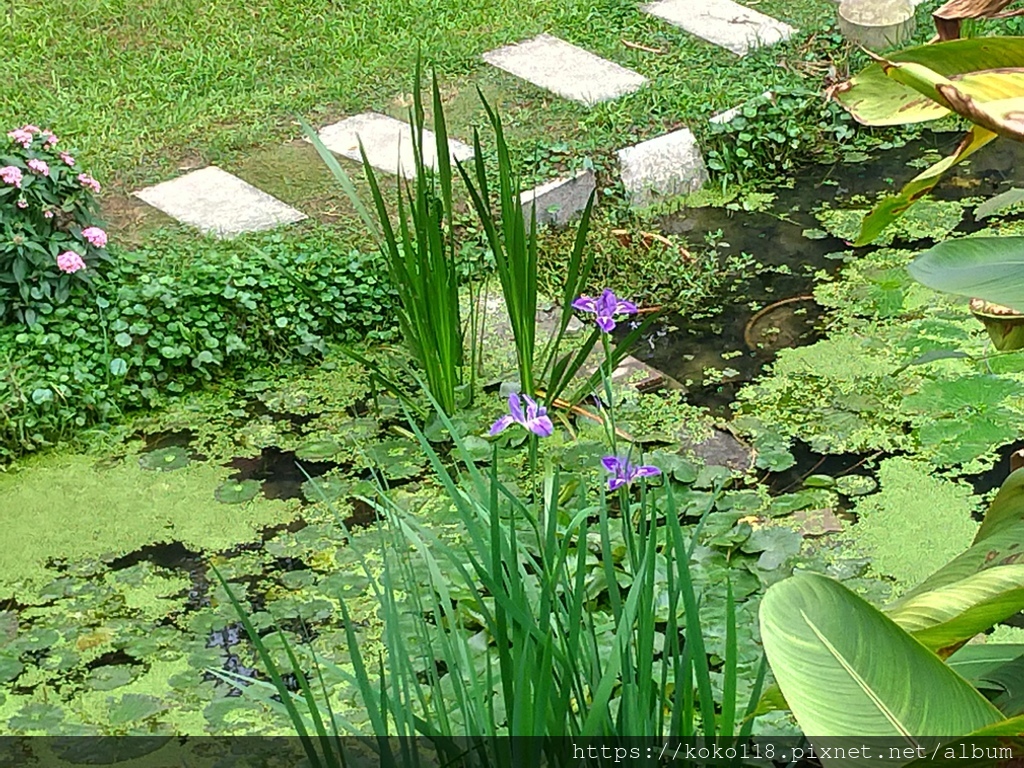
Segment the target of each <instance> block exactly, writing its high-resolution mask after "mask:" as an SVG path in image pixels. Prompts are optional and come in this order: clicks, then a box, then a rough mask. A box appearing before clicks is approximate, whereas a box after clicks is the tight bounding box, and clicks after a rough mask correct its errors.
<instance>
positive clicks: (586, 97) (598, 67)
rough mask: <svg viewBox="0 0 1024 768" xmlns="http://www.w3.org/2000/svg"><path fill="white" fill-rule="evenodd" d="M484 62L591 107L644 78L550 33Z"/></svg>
mask: <svg viewBox="0 0 1024 768" xmlns="http://www.w3.org/2000/svg"><path fill="white" fill-rule="evenodd" d="M483 58H484V61H486V62H487V63H488V64H492V65H494V66H495V67H498V68H499V69H503V70H505V71H506V72H509V73H511V74H513V75H515V76H516V77H519V78H522V79H523V80H527V81H528V82H531V83H533V84H534V85H536V86H539V87H540V88H544V89H545V90H548V91H551V92H552V93H557V94H558V95H559V96H563V97H565V98H567V99H572V100H573V101H578V102H580V103H581V104H585V105H586V106H588V107H590V106H593V105H594V104H598V103H600V102H602V101H608V100H609V99H614V98H617V97H619V96H624V95H625V94H627V93H632V92H633V91H635V90H637V89H638V88H640V86H642V85H643V84H644V83H646V82H647V78H645V77H644V76H643V75H640V74H637V73H636V72H634V71H633V70H631V69H626V68H625V67H622V66H619V65H618V64H616V63H615V62H612V61H608V60H607V59H602V58H601V57H600V56H597V55H595V54H593V53H591V52H590V51H587V50H584V49H583V48H579V47H577V46H575V45H572V44H571V43H567V42H565V41H564V40H560V39H558V38H557V37H552V36H551V35H538V36H537V37H534V38H532V39H530V40H526V41H524V42H522V43H516V44H515V45H507V46H505V47H503V48H498V49H496V50H493V51H488V52H487V53H485V54H484V56H483Z"/></svg>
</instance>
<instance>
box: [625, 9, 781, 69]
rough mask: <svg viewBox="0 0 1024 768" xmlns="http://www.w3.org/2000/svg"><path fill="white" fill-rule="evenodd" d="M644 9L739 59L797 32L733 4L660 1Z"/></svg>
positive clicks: (776, 21) (769, 18)
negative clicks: (731, 53) (725, 49)
mask: <svg viewBox="0 0 1024 768" xmlns="http://www.w3.org/2000/svg"><path fill="white" fill-rule="evenodd" d="M642 9H643V10H644V11H646V12H647V13H650V14H652V15H654V16H658V17H660V18H662V19H664V20H665V21H667V22H669V23H670V24H674V25H675V26H677V27H682V28H683V29H685V30H686V31H687V32H689V33H690V34H693V35H697V36H698V37H701V38H703V39H705V40H707V41H708V42H710V43H714V44H715V45H720V46H722V47H723V48H727V49H728V50H730V51H732V52H733V53H735V54H738V55H740V56H746V55H747V54H748V53H750V51H752V50H754V49H756V48H759V47H761V46H765V45H774V44H775V43H778V42H781V41H782V40H786V39H787V38H789V37H790V36H791V35H793V34H794V33H795V32H796V30H795V29H794V28H793V27H791V26H789V25H788V24H784V23H783V22H781V21H779V20H777V19H773V18H772V17H771V16H765V15H764V14H763V13H758V12H757V11H754V10H751V9H750V8H746V7H744V6H742V5H739V4H738V3H734V2H732V0H658V1H657V2H654V3H650V4H648V5H645V6H643V8H642Z"/></svg>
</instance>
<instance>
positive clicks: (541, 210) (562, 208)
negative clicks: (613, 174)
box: [519, 171, 596, 227]
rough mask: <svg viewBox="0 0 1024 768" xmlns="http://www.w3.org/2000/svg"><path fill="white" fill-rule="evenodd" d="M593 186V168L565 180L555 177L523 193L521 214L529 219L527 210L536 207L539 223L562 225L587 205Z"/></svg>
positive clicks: (594, 183)
mask: <svg viewBox="0 0 1024 768" xmlns="http://www.w3.org/2000/svg"><path fill="white" fill-rule="evenodd" d="M595 188H596V181H595V179H594V172H593V171H583V172H582V173H578V174H576V175H575V176H573V177H571V178H568V179H555V180H554V181H552V182H549V183H547V184H542V185H541V186H539V187H535V188H533V189H531V190H528V191H526V192H523V193H522V194H521V195H520V196H519V199H520V201H521V202H522V204H523V217H524V218H525V219H526V221H527V223H529V221H530V216H531V213H530V209H531V208H536V212H537V213H536V215H537V224H538V225H554V226H559V227H560V226H564V225H566V224H568V223H569V222H570V221H571V220H572V219H573V217H574V216H576V215H577V214H579V213H581V212H582V211H583V209H584V208H586V207H587V201H588V200H589V199H590V194H591V192H593V191H594V189H595Z"/></svg>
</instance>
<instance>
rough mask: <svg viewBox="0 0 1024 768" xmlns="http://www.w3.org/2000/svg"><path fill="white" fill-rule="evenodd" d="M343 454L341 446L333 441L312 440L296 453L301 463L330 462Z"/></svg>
mask: <svg viewBox="0 0 1024 768" xmlns="http://www.w3.org/2000/svg"><path fill="white" fill-rule="evenodd" d="M340 452H341V446H340V445H338V444H337V443H336V442H334V441H333V440H311V441H310V442H308V443H305V444H303V445H302V446H300V447H299V448H298V449H297V450H296V451H295V458H297V459H299V460H300V461H329V460H330V459H332V458H334V457H335V456H337V455H338V453H340Z"/></svg>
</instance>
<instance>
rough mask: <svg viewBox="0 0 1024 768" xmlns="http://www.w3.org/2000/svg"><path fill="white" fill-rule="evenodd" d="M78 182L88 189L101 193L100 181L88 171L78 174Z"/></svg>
mask: <svg viewBox="0 0 1024 768" xmlns="http://www.w3.org/2000/svg"><path fill="white" fill-rule="evenodd" d="M78 183H79V184H81V185H82V186H83V187H85V188H86V189H91V190H92V191H93V192H95V193H96V194H99V192H100V183H99V182H98V181H96V179H94V178H93V177H92V176H90V175H89V174H88V173H80V174H78Z"/></svg>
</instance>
